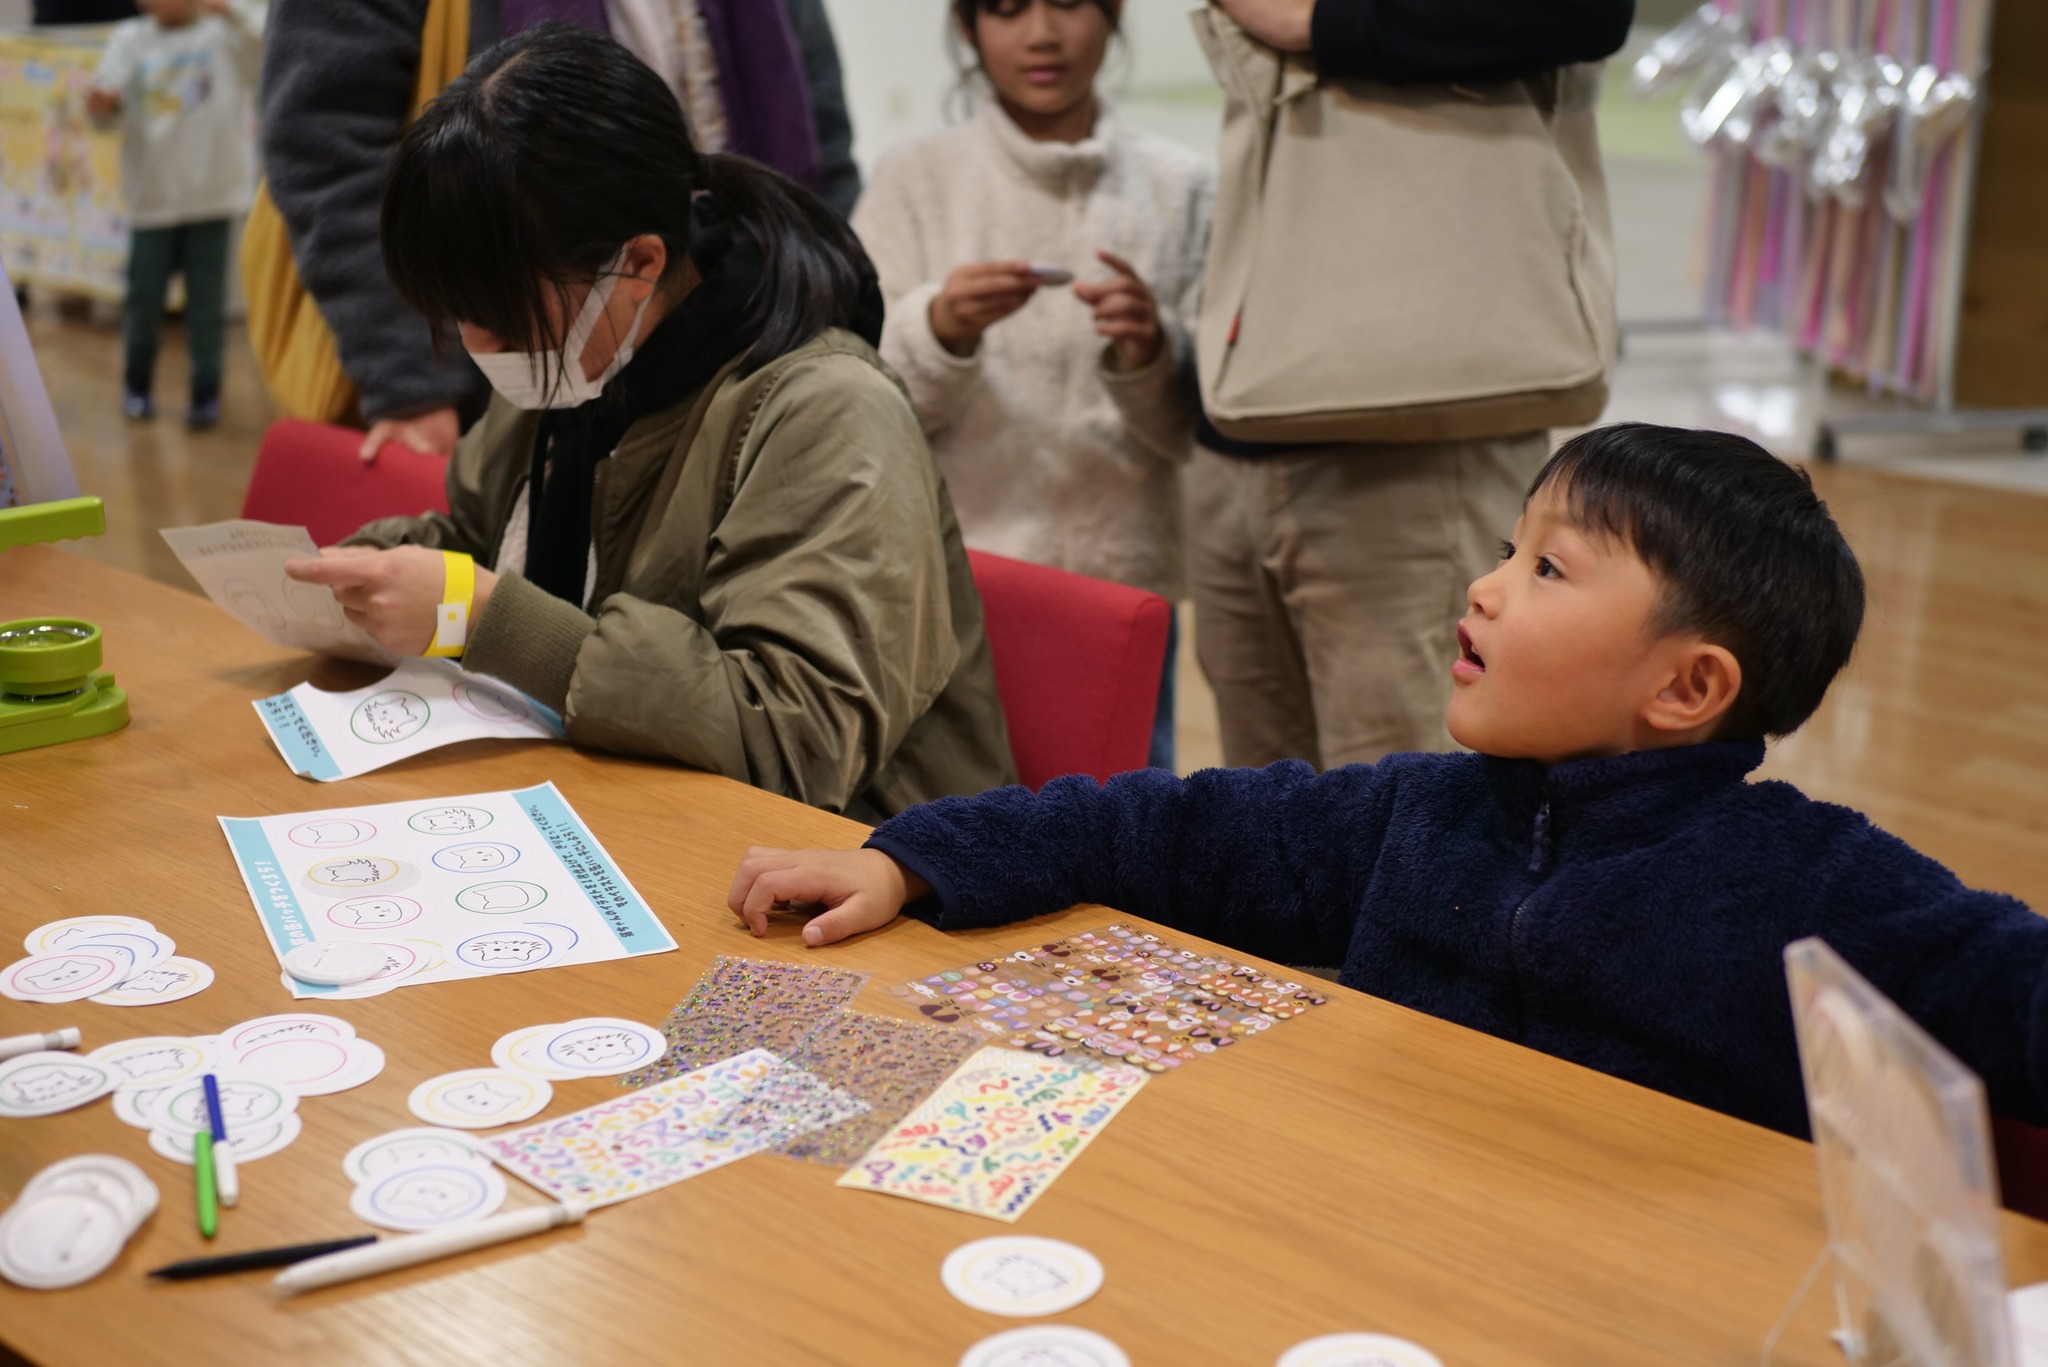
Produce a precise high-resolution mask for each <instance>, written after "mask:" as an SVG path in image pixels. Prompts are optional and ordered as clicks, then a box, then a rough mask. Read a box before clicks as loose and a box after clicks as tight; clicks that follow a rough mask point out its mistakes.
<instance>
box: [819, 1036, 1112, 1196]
mask: <svg viewBox="0 0 2048 1367" xmlns="http://www.w3.org/2000/svg"><path fill="white" fill-rule="evenodd" d="M1144 1083H1145V1074H1144V1073H1143V1072H1141V1071H1139V1070H1138V1069H1136V1068H1130V1067H1116V1066H1104V1065H1101V1064H1097V1063H1095V1062H1093V1061H1090V1060H1087V1059H1080V1058H1047V1057H1045V1056H1044V1055H1042V1054H1028V1053H1024V1052H1021V1051H1019V1050H1015V1049H982V1050H980V1051H978V1052H977V1053H976V1054H975V1055H974V1056H973V1057H972V1058H970V1059H968V1060H967V1062H966V1064H965V1065H963V1066H962V1067H961V1069H960V1070H959V1071H958V1072H956V1073H954V1074H953V1076H951V1077H950V1078H947V1079H946V1081H945V1082H943V1083H941V1084H940V1086H939V1089H938V1090H937V1091H936V1092H934V1093H933V1094H932V1095H931V1096H930V1097H929V1098H928V1099H927V1100H926V1101H925V1102H924V1104H923V1105H921V1106H919V1107H918V1108H917V1109H916V1110H914V1111H912V1112H911V1113H910V1114H909V1115H907V1116H905V1117H904V1118H903V1121H902V1123H901V1124H899V1125H897V1126H896V1127H895V1128H894V1129H893V1130H891V1131H890V1132H889V1133H888V1134H887V1135H884V1136H883V1137H882V1139H881V1140H879V1141H878V1142H877V1143H876V1144H875V1146H874V1147H873V1148H872V1149H869V1150H868V1152H867V1153H866V1154H865V1155H863V1156H862V1157H861V1159H860V1161H859V1162H858V1163H856V1164H855V1165H854V1166H853V1168H852V1169H851V1170H849V1171H848V1172H847V1173H846V1175H845V1176H843V1177H841V1178H840V1179H839V1185H840V1186H842V1187H854V1188H857V1189H860V1190H864V1191H879V1192H883V1193H886V1194H888V1195H890V1196H907V1197H909V1198H910V1199H911V1200H913V1201H928V1202H930V1203H931V1204H933V1205H937V1206H946V1207H948V1208H950V1209H953V1210H962V1211H966V1212H968V1213H969V1214H972V1215H986V1216H988V1217H989V1218H991V1219H995V1220H1005V1221H1014V1220H1015V1219H1016V1218H1017V1217H1018V1216H1020V1215H1022V1214H1023V1213H1024V1212H1025V1210H1027V1209H1028V1208H1029V1207H1030V1205H1031V1203H1032V1202H1033V1201H1036V1200H1037V1199H1038V1198H1039V1196H1040V1195H1042V1194H1043V1193H1044V1191H1045V1189H1046V1188H1047V1187H1048V1186H1050V1185H1051V1184H1052V1181H1053V1179H1054V1178H1056V1177H1058V1176H1059V1175H1060V1173H1062V1172H1064V1171H1065V1170H1066V1166H1067V1164H1069V1163H1071V1162H1072V1161H1073V1160H1074V1158H1075V1157H1076V1156H1078V1155H1079V1154H1080V1152H1081V1150H1082V1149H1084V1148H1086V1147H1087V1146H1088V1144H1089V1142H1090V1141H1092V1140H1093V1139H1094V1138H1095V1136H1096V1135H1098V1134H1100V1133H1101V1132H1102V1127H1103V1126H1104V1125H1107V1124H1108V1123H1109V1122H1110V1120H1112V1119H1113V1118H1114V1117H1115V1116H1116V1114H1117V1113H1118V1112H1119V1111H1121V1110H1122V1109H1123V1107H1124V1106H1125V1105H1126V1104H1127V1103H1128V1102H1129V1101H1130V1099H1131V1098H1132V1097H1133V1096H1134V1095H1136V1094H1137V1091H1138V1089H1139V1088H1140V1087H1141V1086H1143V1085H1144Z"/></svg>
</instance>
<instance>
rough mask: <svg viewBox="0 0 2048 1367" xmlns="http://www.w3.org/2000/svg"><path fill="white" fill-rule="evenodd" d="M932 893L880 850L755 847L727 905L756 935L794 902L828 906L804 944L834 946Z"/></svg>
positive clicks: (885, 922)
mask: <svg viewBox="0 0 2048 1367" xmlns="http://www.w3.org/2000/svg"><path fill="white" fill-rule="evenodd" d="M930 893H931V888H930V887H928V886H926V884H925V881H924V880H923V879H922V878H919V877H918V876H917V875H916V874H914V873H912V872H910V871H909V870H908V869H906V868H904V867H903V866H902V865H901V864H899V863H897V862H896V861H895V860H893V859H891V858H890V857H889V856H888V855H886V854H883V853H882V852H881V851H880V850H777V849H770V848H768V847H767V846H764V845H755V846H752V847H750V848H749V849H748V850H747V857H746V858H744V859H742V860H740V867H739V871H738V872H737V873H735V874H734V875H733V879H732V890H731V891H730V892H728V893H727V894H726V895H725V904H726V905H727V906H729V907H731V908H732V911H733V915H735V916H737V917H739V918H740V920H742V921H744V922H745V923H746V926H747V929H748V930H750V931H752V932H753V933H754V934H756V935H764V934H766V933H767V931H768V913H769V912H771V911H777V910H781V909H784V908H786V907H788V906H789V905H790V904H791V903H794V902H817V903H823V904H824V906H825V908H826V909H825V910H824V911H822V912H820V913H819V914H818V915H816V916H813V917H812V918H811V919H810V922H809V923H808V924H806V925H805V926H804V943H805V944H807V945H829V944H831V943H832V942H833V941H834V940H843V939H845V938H846V937H847V936H849V935H858V934H860V933H861V932H862V931H864V930H874V929H877V928H878V927H881V926H886V925H888V924H889V922H891V921H893V920H895V919H896V913H897V912H899V911H901V910H903V907H904V905H905V904H906V903H909V902H914V901H916V900H917V899H918V898H920V897H926V896H929V895H930Z"/></svg>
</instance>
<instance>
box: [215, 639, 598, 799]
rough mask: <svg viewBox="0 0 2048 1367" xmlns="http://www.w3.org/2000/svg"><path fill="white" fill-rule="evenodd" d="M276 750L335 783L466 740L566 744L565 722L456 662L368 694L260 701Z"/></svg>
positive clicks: (425, 668) (391, 679)
mask: <svg viewBox="0 0 2048 1367" xmlns="http://www.w3.org/2000/svg"><path fill="white" fill-rule="evenodd" d="M254 706H255V708H256V715H257V716H258V717H261V718H262V719H263V728H264V730H266V731H268V732H269V733H270V743H271V744H272V745H275V746H276V747H277V753H278V754H280V755H282V756H284V762H285V763H286V764H288V765H290V766H291V770H292V772H293V773H295V774H299V775H301V776H303V777H305V778H314V779H319V780H320V781H321V782H323V783H331V782H333V781H334V780H335V779H338V778H354V777H355V776H356V775H357V774H367V773H369V772H370V771H371V770H372V769H381V768H383V767H384V766H385V765H387V764H395V763H397V762H398V761H399V760H402V759H409V758H410V757H412V756H413V755H418V754H424V753H425V752H427V751H429V750H438V749H440V748H441V747H442V746H444V745H454V744H455V743H456V742H458V741H465V740H485V739H497V740H561V739H562V734H563V733H562V719H561V717H560V716H558V715H557V714H556V713H555V712H554V711H553V710H552V709H551V708H548V707H544V706H542V705H541V704H540V703H537V702H535V701H534V700H533V699H531V698H529V697H527V696H526V695H525V694H524V693H521V692H519V691H518V690H517V689H515V688H513V687H512V686H511V685H510V684H505V683H500V682H498V681H497V680H496V679H491V678H487V677H486V676H484V675H481V674H471V673H469V672H468V671H467V670H464V669H463V668H462V667H461V666H459V665H456V664H454V663H452V662H450V661H448V660H407V661H406V662H405V663H403V664H401V665H399V667H398V668H397V669H394V670H392V671H391V673H389V674H387V675H385V676H384V677H383V678H382V679H379V680H378V681H377V682H376V683H373V684H369V685H367V686H366V687H363V688H355V689H350V690H349V691H348V692H346V693H329V692H326V691H324V690H322V689H318V688H315V687H313V685H311V684H309V683H304V684H300V685H299V686H298V687H297V688H294V689H292V690H291V691H289V692H286V693H277V694H273V695H272V696H270V697H268V698H258V699H257V700H256V701H255V703H254Z"/></svg>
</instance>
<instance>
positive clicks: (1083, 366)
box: [853, 0, 1214, 768]
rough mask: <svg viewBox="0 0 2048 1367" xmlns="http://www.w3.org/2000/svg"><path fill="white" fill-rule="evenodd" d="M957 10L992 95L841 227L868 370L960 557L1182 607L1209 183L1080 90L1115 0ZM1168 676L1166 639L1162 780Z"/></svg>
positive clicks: (994, 2) (892, 174)
mask: <svg viewBox="0 0 2048 1367" xmlns="http://www.w3.org/2000/svg"><path fill="white" fill-rule="evenodd" d="M951 10H952V16H951V22H952V23H953V24H955V25H956V26H957V28H958V31H959V33H960V36H961V37H962V38H963V39H964V40H965V41H966V43H967V45H968V47H969V48H970V49H971V50H972V51H973V52H974V54H975V56H976V57H977V58H978V59H979V64H980V71H981V75H982V76H983V77H984V78H985V79H986V82H987V85H988V87H989V89H988V91H987V92H985V93H984V97H983V98H982V99H981V100H980V103H979V106H978V108H977V109H976V111H975V114H974V116H973V117H972V118H971V119H970V120H968V121H967V122H966V123H964V124H962V125H961V126H959V127H956V128H952V129H949V130H947V131H946V132H944V133H939V134H936V135H934V136H932V137H928V138H922V139H919V140H917V141H915V142H912V143H909V144H906V145H904V146H901V147H896V148H892V149H891V150H890V151H889V152H888V153H887V154H885V155H884V156H883V157H882V159H881V161H880V163H879V164H878V165H877V166H876V167H875V172H874V175H873V177H872V179H871V180H870V182H869V184H868V188H867V191H866V193H864V194H863V195H862V196H861V200H860V203H859V204H858V205H857V206H856V207H855V209H854V213H853V227H854V231H856V232H857V233H859V234H860V238H861V241H862V243H863V245H865V246H866V247H867V249H868V255H869V256H870V257H871V258H872V259H873V261H874V263H875V269H876V272H877V273H878V274H879V275H880V277H881V284H882V294H883V297H884V298H885V299H886V300H887V301H888V309H889V312H888V320H887V322H886V323H885V324H884V325H883V328H882V356H883V358H884V359H885V360H887V361H888V362H889V364H890V365H891V366H892V367H893V368H894V369H895V370H896V371H897V373H898V374H900V375H901V376H902V377H903V380H904V383H905V384H906V385H907V386H908V387H909V389H910V395H911V399H912V401H913V402H915V404H916V405H917V410H918V415H919V417H920V418H921V419H922V420H923V423H924V429H925V435H926V436H927V438H929V440H930V441H931V444H932V451H933V453H934V454H935V455H936V456H937V457H938V461H939V468H940V470H941V471H942V472H943V473H944V475H945V477H946V484H947V487H948V488H949V489H950V490H951V492H952V495H953V503H954V506H955V508H956V509H957V510H958V512H959V516H960V527H961V530H962V532H963V533H964V534H965V536H966V539H967V544H968V545H969V546H972V547H975V548H977V549H980V550H984V551H990V552H994V553H995V554H998V555H1008V556H1013V557H1015V558H1017V559H1020V560H1030V561H1034V562H1036V563H1039V564H1044V565H1052V566H1055V567H1057V568H1059V569H1064V570H1071V571H1074V572H1075V573H1078V574H1086V575H1092V576H1094V577H1096V578H1100V579H1113V580H1116V581H1118V582H1120V583H1125V584H1130V585H1133V586H1135V587H1138V588H1142V589H1148V590H1150V591H1152V592H1154V593H1159V594H1163V595H1165V596H1166V597H1167V598H1169V599H1178V598H1179V597H1180V594H1181V590H1182V587H1183V574H1182V567H1181V562H1182V559H1183V549H1182V537H1181V494H1180V467H1181V466H1182V465H1183V464H1185V463H1186V462H1187V460H1188V458H1189V456H1190V455H1191V454H1192V453H1193V450H1194V429H1195V419H1196V417H1197V414H1198V409H1199V399H1198V396H1197V394H1196V387H1195V376H1194V347H1193V343H1192V341H1191V339H1190V336H1189V333H1188V326H1189V324H1191V323H1192V320H1193V318H1194V311H1195V305H1196V302H1197V292H1198V291H1199V289H1200V286H1201V275H1202V259H1203V254H1204V252H1205V251H1206V249H1207V244H1208V235H1209V211H1210V204H1211V201H1212V197H1213V194H1214V176H1213V172H1212V170H1211V168H1210V166H1209V164H1208V163H1207V162H1206V161H1205V160H1204V159H1203V158H1201V157H1199V156H1197V155H1196V154H1195V153H1193V152H1191V151H1188V150H1186V149H1184V148H1182V147H1180V146H1179V145H1178V144H1175V143H1172V142H1169V141H1167V140H1166V139H1164V138H1157V137H1152V136H1150V135H1148V134H1144V133H1139V132H1136V131H1134V130H1132V129H1129V128H1126V127H1124V126H1122V125H1121V124H1119V123H1118V122H1117V120H1116V119H1115V117H1114V115H1113V114H1112V112H1111V110H1110V108H1109V106H1108V104H1107V102H1106V101H1104V100H1103V99H1102V98H1101V97H1100V96H1099V95H1098V94H1097V93H1096V90H1095V77H1096V73H1097V72H1098V71H1099V70H1100V69H1101V67H1102V60H1103V56H1104V53H1105V52H1106V51H1107V50H1108V46H1109V42H1110V39H1111V38H1112V37H1113V36H1114V35H1115V33H1116V31H1117V20H1118V11H1119V0H953V3H952V4H951ZM1076 277H1079V279H1078V281H1077V282H1076ZM1070 282H1074V283H1070ZM1173 682H1174V677H1173V646H1172V643H1171V642H1169V643H1168V648H1167V657H1166V670H1165V673H1164V675H1163V677H1162V679H1161V686H1160V706H1159V712H1158V718H1157V726H1156V728H1155V730H1154V733H1153V743H1152V753H1151V756H1150V762H1151V763H1152V764H1154V765H1155V766H1158V767H1162V768H1171V767H1172V765H1173Z"/></svg>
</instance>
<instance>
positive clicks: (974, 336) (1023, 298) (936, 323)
mask: <svg viewBox="0 0 2048 1367" xmlns="http://www.w3.org/2000/svg"><path fill="white" fill-rule="evenodd" d="M1044 283H1045V282H1044V281H1043V280H1041V279H1040V278H1039V275H1038V273H1037V268H1035V267H1033V266H1032V264H1031V263H1030V262H1029V261H978V262H975V263H973V264H971V265H966V266H959V267H956V268H955V269H954V270H953V272H952V273H951V274H950V275H948V276H947V277H946V283H945V284H944V285H942V286H940V287H939V292H938V293H937V294H936V295H934V296H933V297H932V306H931V310H930V313H931V320H932V335H933V336H934V337H937V338H938V339H939V345H940V346H943V347H944V348H945V349H946V350H948V351H950V352H952V353H953V354H954V355H955V356H972V355H973V354H974V349H975V347H977V346H979V345H980V344H981V334H982V333H984V332H986V331H988V330H989V328H990V327H991V326H993V325H994V324H996V323H999V322H1001V321H1002V320H1003V319H1005V318H1007V317H1009V316H1010V315H1011V314H1013V313H1015V312H1016V311H1017V310H1018V309H1021V308H1023V307H1024V305H1025V304H1027V303H1029V302H1030V300H1031V296H1032V295H1033V294H1036V293H1037V292H1038V288H1039V286H1040V285H1042V284H1044Z"/></svg>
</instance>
